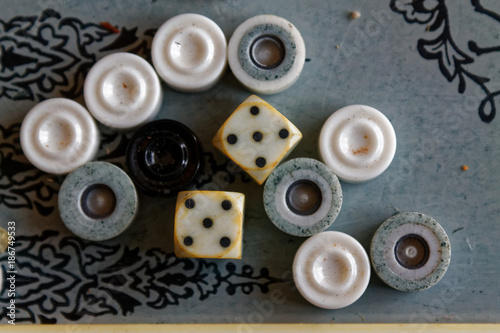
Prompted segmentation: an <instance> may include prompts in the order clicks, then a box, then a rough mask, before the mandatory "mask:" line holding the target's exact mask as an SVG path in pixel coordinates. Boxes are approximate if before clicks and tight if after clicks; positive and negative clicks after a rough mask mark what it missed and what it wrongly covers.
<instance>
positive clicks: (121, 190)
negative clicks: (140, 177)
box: [58, 162, 138, 241]
mask: <svg viewBox="0 0 500 333" xmlns="http://www.w3.org/2000/svg"><path fill="white" fill-rule="evenodd" d="M93 184H103V185H106V186H108V187H109V188H110V189H111V190H112V191H113V192H114V194H115V196H116V207H115V209H114V211H113V212H112V213H111V215H110V216H108V217H107V218H103V219H93V218H90V217H89V216H87V215H85V213H84V212H83V211H82V207H81V196H82V193H83V192H84V191H85V189H86V188H88V187H89V186H91V185H93ZM58 200H59V201H58V203H59V213H60V215H61V219H62V220H63V222H64V224H65V225H66V226H67V227H68V229H69V230H71V231H72V232H73V233H74V234H75V235H77V236H78V237H81V238H84V239H88V240H92V241H103V240H106V239H110V238H113V237H115V236H117V235H119V234H120V233H122V232H123V231H125V229H127V228H128V227H129V226H130V224H131V223H132V221H133V220H134V218H135V215H136V213H137V209H138V198H137V192H136V190H135V187H134V184H133V183H132V180H131V179H130V178H129V177H128V176H127V174H126V173H125V172H124V171H123V170H121V169H120V168H118V167H116V166H114V165H113V164H110V163H107V162H90V163H87V164H85V165H83V166H81V167H80V168H78V169H76V170H75V171H73V172H72V173H70V174H69V175H68V177H66V179H65V180H64V182H63V184H62V185H61V189H60V190H59V199H58Z"/></svg>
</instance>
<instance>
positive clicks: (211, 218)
mask: <svg viewBox="0 0 500 333" xmlns="http://www.w3.org/2000/svg"><path fill="white" fill-rule="evenodd" d="M244 203H245V196H244V195H243V194H241V193H236V192H221V191H186V192H180V193H179V195H178V197H177V204H176V208H175V229H174V251H175V255H176V256H177V257H179V258H184V257H194V258H231V259H240V258H241V248H242V238H243V209H244Z"/></svg>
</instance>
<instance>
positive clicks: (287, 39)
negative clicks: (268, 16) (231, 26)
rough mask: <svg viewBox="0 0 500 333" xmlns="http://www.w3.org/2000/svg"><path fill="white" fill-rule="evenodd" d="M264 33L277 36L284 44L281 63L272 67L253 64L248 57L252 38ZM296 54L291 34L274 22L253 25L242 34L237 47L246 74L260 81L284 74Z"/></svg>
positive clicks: (292, 62) (291, 64) (276, 77)
mask: <svg viewBox="0 0 500 333" xmlns="http://www.w3.org/2000/svg"><path fill="white" fill-rule="evenodd" d="M266 35H274V36H279V37H280V39H282V41H283V45H284V46H285V57H284V59H283V63H282V64H281V65H280V66H278V67H276V68H273V69H263V68H260V67H258V66H255V64H254V63H253V62H252V61H251V59H250V58H249V57H248V54H249V49H250V47H251V45H252V43H253V42H254V40H255V39H256V38H258V37H259V36H266ZM296 56H297V46H296V44H295V41H294V39H293V37H292V35H291V34H290V32H289V31H287V30H286V29H284V28H283V27H281V26H279V25H275V24H259V25H257V26H255V27H253V28H252V29H250V30H249V31H247V33H246V34H244V35H243V38H242V39H241V41H240V44H239V48H238V58H239V60H240V64H241V67H243V69H244V70H245V72H247V74H248V75H250V76H251V77H253V78H255V79H257V80H261V81H269V80H276V79H279V78H281V77H283V76H284V75H286V74H287V73H288V71H289V70H290V68H291V67H292V66H293V64H294V63H295V58H296Z"/></svg>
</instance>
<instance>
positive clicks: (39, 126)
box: [20, 98, 100, 174]
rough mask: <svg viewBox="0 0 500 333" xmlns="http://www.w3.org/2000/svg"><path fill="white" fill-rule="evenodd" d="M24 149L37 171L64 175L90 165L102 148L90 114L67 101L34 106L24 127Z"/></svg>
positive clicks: (22, 132)
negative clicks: (86, 164)
mask: <svg viewBox="0 0 500 333" xmlns="http://www.w3.org/2000/svg"><path fill="white" fill-rule="evenodd" d="M20 140H21V147H22V149H23V152H24V155H25V156H26V158H27V159H28V160H29V161H30V162H31V163H32V164H33V165H34V166H35V167H37V168H38V169H40V170H42V171H44V172H47V173H53V174H65V173H68V172H70V171H72V170H74V169H76V168H78V167H79V166H81V165H83V164H85V163H87V162H89V161H91V160H92V159H93V158H94V157H95V155H96V154H97V150H98V148H99V142H100V138H99V131H98V129H97V125H96V123H95V121H94V119H93V118H92V116H91V115H90V113H88V111H87V110H86V109H85V108H84V107H83V106H81V105H80V104H78V103H76V102H74V101H72V100H69V99H66V98H52V99H48V100H45V101H43V102H41V103H38V104H37V105H35V106H34V107H33V108H32V109H31V110H30V111H29V112H28V114H27V115H26V116H25V117H24V120H23V123H22V125H21V134H20Z"/></svg>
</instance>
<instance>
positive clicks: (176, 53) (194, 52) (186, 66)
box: [151, 14, 227, 92]
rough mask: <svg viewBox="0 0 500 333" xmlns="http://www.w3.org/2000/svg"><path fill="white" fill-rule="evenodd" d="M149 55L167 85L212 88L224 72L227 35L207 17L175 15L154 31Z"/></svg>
mask: <svg viewBox="0 0 500 333" xmlns="http://www.w3.org/2000/svg"><path fill="white" fill-rule="evenodd" d="M151 57H152V58H153V64H154V67H155V69H156V71H157V72H158V75H160V77H161V78H162V79H163V80H164V81H165V82H166V83H167V84H168V85H169V86H170V87H172V88H174V89H176V90H179V91H183V92H201V91H204V90H208V89H210V88H211V87H213V86H214V85H215V84H216V83H217V81H219V79H220V78H221V77H222V75H223V74H224V72H225V69H226V65H227V42H226V37H225V36H224V33H223V32H222V30H221V29H220V28H219V26H218V25H217V24H216V23H215V22H214V21H212V20H211V19H209V18H208V17H205V16H202V15H199V14H181V15H177V16H174V17H172V18H171V19H169V20H168V21H166V22H165V23H163V24H162V26H161V27H160V28H159V29H158V31H157V32H156V34H155V36H154V39H153V44H152V46H151Z"/></svg>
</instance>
